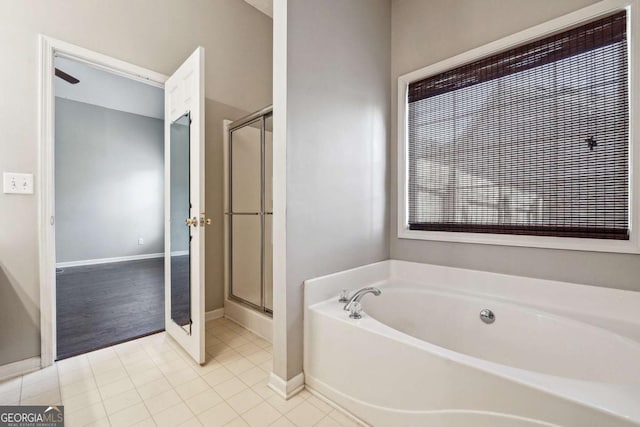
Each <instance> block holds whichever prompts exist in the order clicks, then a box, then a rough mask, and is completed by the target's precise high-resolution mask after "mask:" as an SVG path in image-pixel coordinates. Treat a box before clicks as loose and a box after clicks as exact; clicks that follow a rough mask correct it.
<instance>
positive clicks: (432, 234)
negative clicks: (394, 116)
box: [397, 0, 640, 253]
mask: <svg viewBox="0 0 640 427" xmlns="http://www.w3.org/2000/svg"><path fill="white" fill-rule="evenodd" d="M639 1H640V0H604V1H601V2H598V3H596V4H594V5H591V6H588V7H585V8H583V9H580V10H578V11H576V12H572V13H569V14H567V15H564V16H561V17H559V18H556V19H553V20H551V21H548V22H545V23H543V24H540V25H537V26H535V27H531V28H529V29H526V30H524V31H520V32H518V33H515V34H512V35H510V36H507V37H504V38H501V39H499V40H496V41H494V42H491V43H488V44H486V45H484V46H480V47H478V48H475V49H472V50H469V51H467V52H464V53H462V54H459V55H456V56H453V57H451V58H448V59H445V60H443V61H440V62H437V63H435V64H432V65H429V66H426V67H424V68H421V69H419V70H416V71H413V72H410V73H407V74H404V75H401V76H400V77H398V99H397V102H398V104H397V105H398V121H397V123H398V129H397V132H398V134H397V138H398V146H397V150H398V151H397V186H398V187H397V194H398V197H397V201H398V203H397V237H398V238H399V239H417V240H431V241H444V242H458V243H478V244H489V245H502V246H524V247H533V248H547V249H570V250H579V251H595V252H614V253H640V233H639V232H638V229H639V228H640V215H639V214H640V212H639V211H640V209H638V208H637V207H636V206H635V204H636V203H637V201H638V200H640V193H639V191H640V171H637V173H634V170H635V167H636V165H640V147H638V146H637V145H638V142H637V141H640V133H639V132H640V126H639V125H638V123H639V122H640V121H638V120H636V119H635V117H634V113H635V112H640V104H639V103H640V90H638V91H637V92H636V91H635V90H634V88H635V87H636V85H637V84H638V83H640V75H639V74H638V71H639V70H640V63H639V62H638V61H639V59H640V54H639V50H638V49H639V48H640V42H639V41H638V34H636V31H635V29H636V28H638V29H640V22H639V19H640V16H639V14H638V13H637V10H636V9H637V8H638V6H639V3H638V2H639ZM622 10H626V11H627V43H628V45H627V46H628V52H629V66H628V70H629V75H628V82H629V90H628V96H629V159H628V160H629V162H628V163H629V231H630V234H629V240H611V239H593V238H578V237H554V236H531V235H512V234H490V233H468V232H451V231H422V230H410V229H409V224H408V218H409V213H408V210H409V206H408V202H409V197H408V196H409V194H408V192H409V177H408V169H409V168H408V141H407V137H408V130H407V125H408V115H407V112H408V101H407V90H408V86H409V84H410V83H412V82H415V81H418V80H422V79H424V78H427V77H429V76H433V75H436V74H440V73H442V72H444V71H447V70H450V69H453V68H456V67H459V66H461V65H464V64H467V63H470V62H473V61H475V60H478V59H481V58H483V57H487V56H490V55H493V54H496V53H500V52H502V51H505V50H508V49H510V48H514V47H517V46H520V45H523V44H526V43H529V42H532V41H535V40H537V39H540V38H543V37H545V36H549V35H552V34H555V33H558V32H562V31H565V30H567V29H570V28H573V27H577V26H580V25H582V24H585V23H587V22H589V21H592V20H595V19H598V18H599V17H602V16H605V15H609V14H612V13H615V12H619V11H622ZM638 33H640V30H639V31H638Z"/></svg>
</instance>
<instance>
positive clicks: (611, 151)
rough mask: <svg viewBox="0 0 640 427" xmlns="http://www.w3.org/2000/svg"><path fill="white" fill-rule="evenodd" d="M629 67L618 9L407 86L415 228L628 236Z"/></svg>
mask: <svg viewBox="0 0 640 427" xmlns="http://www.w3.org/2000/svg"><path fill="white" fill-rule="evenodd" d="M628 64H629V53H628V46H627V12H626V11H620V12H617V13H615V14H612V15H609V16H606V17H601V18H598V19H597V20H594V21H591V22H589V23H587V24H584V23H583V24H581V25H580V26H578V27H576V28H571V29H569V30H564V31H562V30H561V31H560V32H556V33H555V34H554V35H552V36H547V37H544V38H542V39H539V40H537V41H534V42H528V43H527V44H524V45H521V46H518V47H515V48H511V49H508V50H505V51H502V52H499V53H494V54H492V55H490V56H485V57H482V58H480V59H475V60H473V61H471V62H467V63H464V64H462V65H458V66H455V67H453V68H449V69H445V70H444V71H440V72H438V73H436V74H430V75H428V76H426V77H422V78H419V79H415V78H414V79H413V80H410V81H406V83H407V84H406V87H405V90H406V92H405V93H406V97H405V98H404V100H403V102H404V103H405V105H404V110H403V112H404V115H405V120H406V122H405V129H404V138H405V139H406V140H405V142H404V145H405V146H404V150H405V152H404V153H403V156H404V157H403V158H404V161H405V162H406V164H405V165H404V171H405V172H404V173H405V174H406V178H405V179H406V182H405V184H406V188H405V191H406V194H405V200H404V202H405V206H404V210H405V218H404V226H405V227H406V229H408V230H410V231H429V232H447V233H474V234H476V233H484V234H494V235H495V234H497V235H519V236H553V237H562V238H565V237H570V238H588V239H605V240H629V238H630V228H631V227H630V225H631V224H630V206H629V203H630V185H629V181H630V177H629V169H630V167H629V166H630V157H629V154H630V130H629V129H630V126H629V123H630V118H629V89H628V88H629V78H628V75H629V70H628ZM414 74H415V73H414ZM401 79H402V78H401ZM438 240H447V239H438Z"/></svg>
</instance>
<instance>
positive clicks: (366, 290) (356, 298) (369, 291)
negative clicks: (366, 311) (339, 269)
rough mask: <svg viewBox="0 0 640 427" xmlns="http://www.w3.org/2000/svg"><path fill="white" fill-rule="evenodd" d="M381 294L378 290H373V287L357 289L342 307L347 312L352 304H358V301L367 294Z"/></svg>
mask: <svg viewBox="0 0 640 427" xmlns="http://www.w3.org/2000/svg"><path fill="white" fill-rule="evenodd" d="M381 293H382V291H381V290H380V289H378V288H374V287H373V286H367V287H366V288H362V289H358V290H357V291H356V292H355V293H354V294H353V296H352V297H351V298H349V302H347V303H346V304H345V305H344V309H345V310H346V311H349V309H350V308H351V305H352V304H353V303H354V302H360V300H361V299H362V298H363V297H364V296H365V295H367V294H373V295H375V296H378V295H380V294H381Z"/></svg>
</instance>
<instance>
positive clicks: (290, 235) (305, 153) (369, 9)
mask: <svg viewBox="0 0 640 427" xmlns="http://www.w3.org/2000/svg"><path fill="white" fill-rule="evenodd" d="M287 21H288V24H287V32H288V34H287V38H288V40H287V46H288V52H287V55H288V57H287V76H288V82H287V123H288V125H287V126H288V129H287V313H286V315H287V321H286V323H287V331H288V334H287V369H286V370H287V372H286V373H285V372H278V370H280V369H282V367H279V366H276V374H278V375H279V376H281V377H283V378H291V377H293V376H295V375H296V374H298V373H299V372H300V371H301V370H302V311H303V310H302V296H303V293H302V290H303V289H302V282H303V281H304V280H305V279H308V278H312V277H316V276H319V275H323V274H328V273H332V272H336V271H340V270H344V269H347V268H352V267H356V266H359V265H363V264H369V263H372V262H376V261H380V260H384V259H386V258H388V256H389V239H388V224H389V222H388V220H389V218H388V196H387V195H388V188H387V187H388V186H387V181H388V180H387V176H388V175H387V155H388V153H387V146H388V145H387V140H388V137H389V132H388V127H389V83H388V82H389V80H390V76H389V53H390V26H389V22H390V3H389V1H387V0H349V1H343V0H323V1H303V0H290V1H289V3H288V19H287ZM276 114H277V112H276Z"/></svg>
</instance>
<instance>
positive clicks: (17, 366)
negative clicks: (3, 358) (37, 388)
mask: <svg viewBox="0 0 640 427" xmlns="http://www.w3.org/2000/svg"><path fill="white" fill-rule="evenodd" d="M38 369H40V358H39V357H37V356H36V357H32V358H30V359H24V360H19V361H17V362H13V363H8V364H6V365H2V366H0V381H4V380H8V379H9V378H13V377H17V376H19V375H24V374H27V373H29V372H33V371H37V370H38Z"/></svg>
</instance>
